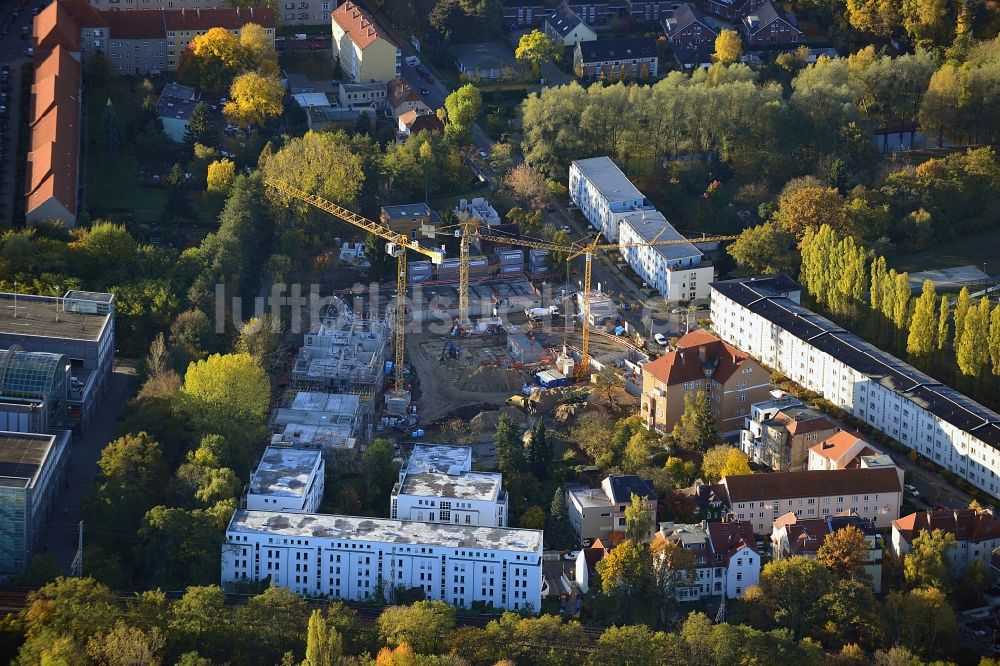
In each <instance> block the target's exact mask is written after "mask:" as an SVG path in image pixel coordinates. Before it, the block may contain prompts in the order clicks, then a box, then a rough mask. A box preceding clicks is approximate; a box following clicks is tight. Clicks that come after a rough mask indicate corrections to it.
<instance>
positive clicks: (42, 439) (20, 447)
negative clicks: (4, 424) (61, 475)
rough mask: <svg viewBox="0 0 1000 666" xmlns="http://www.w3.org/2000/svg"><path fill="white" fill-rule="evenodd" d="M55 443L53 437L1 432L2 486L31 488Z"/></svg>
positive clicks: (0, 473) (0, 475)
mask: <svg viewBox="0 0 1000 666" xmlns="http://www.w3.org/2000/svg"><path fill="white" fill-rule="evenodd" d="M55 441H56V438H55V436H53V435H36V434H29V433H19V432H4V431H0V486H5V487H15V488H27V487H29V486H31V485H32V484H33V483H34V482H35V480H36V479H37V477H38V473H39V471H40V470H41V469H42V467H43V466H44V465H45V462H46V460H47V459H48V456H49V454H50V452H51V451H52V447H53V446H54V445H55Z"/></svg>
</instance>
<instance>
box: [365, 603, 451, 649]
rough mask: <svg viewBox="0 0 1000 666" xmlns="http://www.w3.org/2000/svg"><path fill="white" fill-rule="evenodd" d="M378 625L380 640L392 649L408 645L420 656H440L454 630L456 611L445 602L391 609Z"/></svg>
mask: <svg viewBox="0 0 1000 666" xmlns="http://www.w3.org/2000/svg"><path fill="white" fill-rule="evenodd" d="M376 625H377V627H378V634H379V638H381V640H382V642H383V643H385V644H386V645H388V646H389V647H392V648H394V647H397V646H399V645H402V644H404V643H405V644H406V645H409V646H410V647H412V648H413V650H414V651H415V652H417V653H418V654H439V653H440V652H441V651H442V650H443V649H444V648H445V646H446V645H447V643H448V639H449V637H450V635H451V632H452V631H453V630H454V629H455V607H454V606H449V605H448V604H446V603H445V602H443V601H418V602H416V603H414V604H413V605H411V606H389V607H388V608H386V609H385V610H384V611H382V614H381V615H380V616H379V618H378V621H377V622H376Z"/></svg>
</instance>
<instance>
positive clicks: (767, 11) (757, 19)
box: [743, 0, 798, 34]
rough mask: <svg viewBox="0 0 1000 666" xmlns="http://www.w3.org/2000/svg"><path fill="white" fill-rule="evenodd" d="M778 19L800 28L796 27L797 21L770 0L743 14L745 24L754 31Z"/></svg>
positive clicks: (793, 27) (794, 28)
mask: <svg viewBox="0 0 1000 666" xmlns="http://www.w3.org/2000/svg"><path fill="white" fill-rule="evenodd" d="M777 20H781V21H784V22H785V23H787V24H788V25H790V26H791V27H792V29H793V30H798V28H797V27H795V21H794V20H793V19H792V18H790V17H789V16H788V15H787V14H785V12H783V11H781V10H780V9H778V8H777V7H775V6H774V4H773V3H771V2H770V0H765V2H764V3H762V4H760V5H758V6H757V7H755V8H754V9H751V10H750V11H748V12H747V13H746V14H745V15H744V16H743V24H744V25H745V26H746V27H747V30H749V31H750V32H751V34H752V33H756V32H759V31H760V29H761V28H765V27H767V26H769V25H771V24H772V23H774V22H775V21H777Z"/></svg>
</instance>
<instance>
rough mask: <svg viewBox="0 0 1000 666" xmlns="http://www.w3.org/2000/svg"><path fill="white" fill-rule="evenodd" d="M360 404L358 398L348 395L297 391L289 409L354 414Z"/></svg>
mask: <svg viewBox="0 0 1000 666" xmlns="http://www.w3.org/2000/svg"><path fill="white" fill-rule="evenodd" d="M360 404H361V398H360V397H359V396H356V395H353V394H350V393H322V392H319V391H299V392H298V393H296V394H295V397H294V398H293V399H292V404H291V405H289V407H290V408H291V409H302V410H306V411H310V412H338V413H340V414H354V413H355V412H357V411H358V407H359V406H360Z"/></svg>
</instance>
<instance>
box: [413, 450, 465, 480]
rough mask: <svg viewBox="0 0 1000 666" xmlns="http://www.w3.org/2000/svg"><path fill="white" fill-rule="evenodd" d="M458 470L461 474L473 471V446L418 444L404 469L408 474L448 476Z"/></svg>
mask: <svg viewBox="0 0 1000 666" xmlns="http://www.w3.org/2000/svg"><path fill="white" fill-rule="evenodd" d="M456 469H457V470H458V471H459V472H468V471H469V470H471V469H472V447H471V446H451V445H449V444H416V445H414V447H413V452H412V453H411V454H410V458H409V460H407V461H406V467H404V468H403V470H404V471H405V472H406V473H407V474H417V473H420V472H431V473H434V474H447V473H448V472H449V471H454V470H456Z"/></svg>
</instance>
